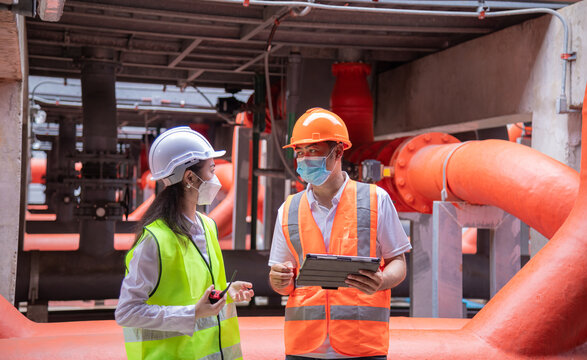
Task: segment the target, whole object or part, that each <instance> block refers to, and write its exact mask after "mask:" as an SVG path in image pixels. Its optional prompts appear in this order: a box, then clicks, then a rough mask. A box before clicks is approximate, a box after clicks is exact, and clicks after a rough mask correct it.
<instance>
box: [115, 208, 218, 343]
mask: <svg viewBox="0 0 587 360" xmlns="http://www.w3.org/2000/svg"><path fill="white" fill-rule="evenodd" d="M185 218H186V219H187V220H188V221H189V224H190V236H191V240H192V241H193V242H194V244H195V245H196V246H197V247H198V249H199V250H200V252H201V253H202V255H203V256H204V258H205V259H206V261H209V260H208V253H207V249H206V235H205V233H204V227H203V225H202V223H201V220H200V219H199V218H198V216H196V219H197V222H196V223H194V222H192V221H191V220H190V219H189V218H187V217H185ZM158 252H159V250H158V247H157V243H156V241H155V239H154V238H153V236H152V235H151V234H150V233H148V234H147V235H145V237H144V238H143V240H142V241H141V243H140V244H138V245H137V246H136V248H135V250H134V252H133V257H132V259H131V260H130V263H129V265H128V274H127V275H126V276H125V277H124V280H123V281H122V286H121V288H120V297H119V298H118V306H117V307H116V311H115V313H114V317H115V318H116V322H117V323H118V324H119V325H121V326H126V327H135V328H143V329H153V330H162V331H177V332H180V333H182V334H185V335H192V334H193V333H194V329H195V325H196V305H186V306H161V305H148V304H147V303H146V302H147V300H148V299H149V297H150V294H151V292H152V291H153V289H155V286H156V284H157V281H158V280H159V254H158Z"/></svg>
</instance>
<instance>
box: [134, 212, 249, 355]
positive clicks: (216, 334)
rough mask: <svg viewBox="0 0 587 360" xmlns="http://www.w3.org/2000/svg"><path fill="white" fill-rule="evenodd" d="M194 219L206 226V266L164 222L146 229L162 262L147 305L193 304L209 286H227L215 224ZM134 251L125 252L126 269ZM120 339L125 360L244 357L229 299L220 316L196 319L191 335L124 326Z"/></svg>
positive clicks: (148, 226)
mask: <svg viewBox="0 0 587 360" xmlns="http://www.w3.org/2000/svg"><path fill="white" fill-rule="evenodd" d="M198 216H199V217H200V219H201V220H202V223H203V225H204V232H205V236H206V247H207V251H208V258H209V263H207V262H206V261H205V260H204V258H203V257H202V255H201V254H200V253H199V251H198V249H197V247H196V246H195V244H194V243H193V242H192V241H191V240H190V239H187V238H186V237H183V236H178V235H176V234H175V233H174V232H173V231H171V229H169V227H168V226H167V225H166V224H165V223H164V222H163V221H161V220H157V221H155V222H153V223H151V224H149V225H147V226H146V227H145V229H146V231H145V234H147V233H149V234H151V235H152V236H153V238H154V240H155V241H156V243H157V246H158V251H159V259H160V260H159V262H160V264H161V266H160V273H159V277H160V278H159V283H158V284H157V286H156V288H155V290H154V291H153V293H152V294H150V296H149V299H148V300H147V302H146V303H147V304H149V305H171V306H185V305H194V304H196V303H197V302H198V300H199V299H200V298H201V296H202V295H203V294H204V293H205V291H206V289H207V288H208V287H209V286H210V285H212V284H214V285H215V287H216V288H218V289H223V288H225V287H226V276H225V270H224V262H223V260H222V253H221V250H220V245H219V244H218V240H217V235H216V225H215V224H214V221H213V220H212V219H210V218H208V217H206V216H204V215H201V214H198ZM144 236H145V235H143V237H144ZM140 241H142V238H141V240H139V243H140ZM133 253H134V248H133V249H131V250H130V251H129V253H128V254H127V258H126V264H127V268H128V264H129V263H130V261H131V259H132V256H133ZM124 337H125V346H126V351H127V356H128V358H129V359H170V358H174V359H190V360H191V359H199V358H204V359H207V358H210V359H215V358H218V359H220V358H221V355H220V351H222V352H223V354H224V360H232V359H239V358H241V357H242V355H241V354H240V337H239V331H238V319H237V318H236V306H235V304H234V302H233V301H232V299H230V297H229V298H228V299H227V303H226V305H225V306H224V308H223V309H222V310H221V312H220V313H219V315H218V317H216V316H212V317H205V318H200V319H196V321H195V326H194V332H193V334H189V335H184V334H182V333H179V332H176V331H159V330H151V329H136V328H125V329H124Z"/></svg>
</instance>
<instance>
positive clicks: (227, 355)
mask: <svg viewBox="0 0 587 360" xmlns="http://www.w3.org/2000/svg"><path fill="white" fill-rule="evenodd" d="M222 353H223V354H224V359H239V358H242V357H243V353H242V351H241V347H240V344H236V345H234V346H229V347H226V348H223V349H222ZM197 359H198V360H221V359H223V357H222V355H221V354H220V352H217V353H214V354H210V355H206V356H204V357H201V358H197Z"/></svg>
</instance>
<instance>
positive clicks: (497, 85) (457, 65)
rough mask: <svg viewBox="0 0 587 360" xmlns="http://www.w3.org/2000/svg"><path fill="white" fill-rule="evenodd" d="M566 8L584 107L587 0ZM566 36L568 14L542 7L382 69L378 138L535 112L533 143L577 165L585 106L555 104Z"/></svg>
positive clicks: (538, 240)
mask: <svg viewBox="0 0 587 360" xmlns="http://www.w3.org/2000/svg"><path fill="white" fill-rule="evenodd" d="M559 12H560V13H561V14H562V15H563V16H564V17H565V18H566V20H567V22H568V24H569V26H570V29H571V32H570V40H571V46H570V50H571V51H575V52H577V60H576V61H574V62H572V63H571V66H570V71H568V73H567V99H568V103H569V106H570V107H571V108H574V109H577V110H579V109H580V107H581V105H582V102H583V95H584V90H585V85H586V82H587V53H586V51H585V50H587V49H585V48H586V47H587V21H586V19H587V17H586V16H585V14H587V2H585V1H581V2H578V3H576V4H574V5H571V6H567V7H565V8H563V9H561V10H559ZM562 44H563V27H562V24H561V22H560V21H559V20H558V19H557V18H555V17H553V16H551V15H543V16H541V17H539V18H537V19H533V20H529V21H526V22H524V23H522V24H520V25H516V26H512V27H510V28H507V29H504V30H501V31H499V32H496V33H493V34H490V35H487V36H484V37H482V38H478V39H475V40H472V41H469V42H466V43H463V44H460V45H458V46H456V47H453V48H450V49H447V50H445V51H442V52H440V53H436V54H433V55H430V56H427V57H425V58H422V59H420V60H418V61H414V62H412V63H410V64H407V65H404V66H402V67H399V68H396V69H393V70H391V71H388V72H385V73H383V74H380V76H379V78H378V88H377V97H376V99H377V107H376V109H377V112H376V115H375V117H376V118H375V137H376V139H385V138H394V137H397V135H399V134H401V133H406V132H413V131H417V130H422V129H430V128H436V130H442V128H443V127H444V128H445V129H451V128H453V129H460V131H463V130H465V129H463V127H462V126H461V127H460V128H459V124H460V125H462V124H467V126H469V128H467V130H474V129H475V128H476V127H477V128H479V127H483V126H485V125H484V124H490V126H497V125H499V124H500V123H501V124H502V125H504V124H507V123H511V122H512V120H514V121H515V120H516V119H524V118H526V119H531V120H532V125H533V138H532V147H533V148H535V149H537V150H539V151H541V152H543V153H544V154H546V155H549V156H551V157H552V158H554V159H556V160H559V161H561V162H563V163H565V164H567V165H569V166H571V167H573V168H574V169H576V170H578V169H579V165H580V151H581V116H580V113H574V114H573V113H571V114H557V112H556V99H557V98H558V97H559V94H560V88H561V73H562V61H561V58H560V56H561V53H562V49H563V46H562ZM487 126H489V125H487ZM439 127H440V128H439ZM445 131H450V130H445ZM531 238H532V244H531V252H532V253H535V252H537V251H538V249H540V248H541V247H542V245H543V244H544V243H545V241H546V239H544V238H543V237H542V236H541V235H540V234H538V233H537V232H535V231H532V232H531Z"/></svg>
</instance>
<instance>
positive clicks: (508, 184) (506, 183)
mask: <svg viewBox="0 0 587 360" xmlns="http://www.w3.org/2000/svg"><path fill="white" fill-rule="evenodd" d="M447 158H448V159H447ZM391 161H392V165H393V166H394V170H395V174H394V178H393V183H394V184H395V186H396V187H397V189H398V190H399V191H398V192H399V195H400V196H401V197H402V199H403V201H404V202H405V203H407V204H408V205H409V206H411V207H412V208H413V209H414V210H416V211H419V212H424V213H430V212H431V209H432V202H433V201H435V200H441V191H442V189H443V168H444V167H445V168H446V171H445V173H446V183H447V190H448V195H449V197H448V198H447V199H448V200H457V199H462V200H465V201H467V202H469V203H473V204H483V205H493V206H496V207H499V208H501V209H504V210H505V211H507V212H508V213H510V214H512V215H514V216H516V217H518V218H519V219H521V220H522V221H524V222H525V223H526V224H528V225H529V226H531V227H532V228H534V229H536V230H537V231H539V232H540V233H541V234H543V235H544V236H546V237H548V238H551V237H552V236H553V235H554V233H555V232H556V230H557V229H558V228H560V226H561V225H562V224H563V222H564V221H565V219H566V218H567V216H568V214H569V213H570V211H571V208H572V207H573V203H574V202H575V199H576V198H577V193H578V190H579V174H578V173H577V172H576V171H575V170H573V169H572V168H570V167H568V166H566V165H564V164H562V163H560V162H558V161H556V160H554V159H552V158H550V157H548V156H546V155H544V154H542V153H540V152H539V151H537V150H534V149H532V148H529V147H527V146H523V145H519V144H515V143H511V142H508V141H504V140H484V141H471V142H467V143H459V142H458V140H456V139H455V138H453V137H452V136H449V135H446V134H440V133H429V134H424V135H419V136H416V137H414V138H410V139H408V140H406V141H405V142H404V143H403V144H402V145H401V146H400V147H399V148H398V149H397V150H396V151H395V153H394V155H393V157H392V159H391ZM445 163H446V166H445Z"/></svg>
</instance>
